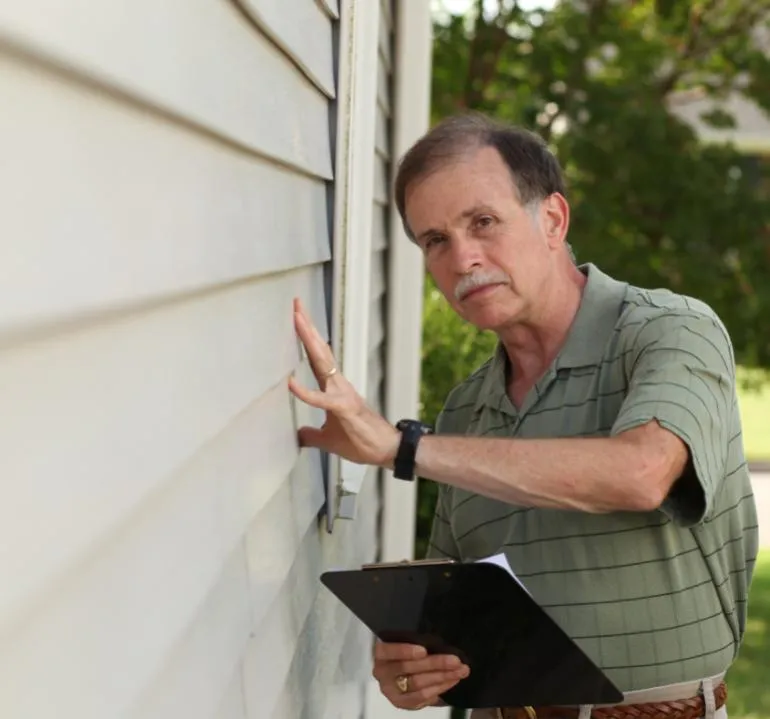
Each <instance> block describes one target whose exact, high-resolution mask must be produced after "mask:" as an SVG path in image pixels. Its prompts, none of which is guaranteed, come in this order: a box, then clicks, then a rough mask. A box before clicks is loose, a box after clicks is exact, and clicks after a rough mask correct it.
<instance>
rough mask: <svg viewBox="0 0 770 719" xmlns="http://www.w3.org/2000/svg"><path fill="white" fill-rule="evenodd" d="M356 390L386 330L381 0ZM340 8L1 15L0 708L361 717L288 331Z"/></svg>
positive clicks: (324, 182)
mask: <svg viewBox="0 0 770 719" xmlns="http://www.w3.org/2000/svg"><path fill="white" fill-rule="evenodd" d="M383 8H384V13H383V18H382V20H383V22H382V23H381V27H382V35H381V47H380V54H381V62H380V81H381V82H382V85H381V86H380V88H379V89H380V91H379V93H378V108H379V109H378V114H377V117H378V127H377V134H376V137H377V143H376V147H375V148H361V151H366V152H373V153H376V157H377V162H376V165H375V168H376V173H377V175H376V192H375V196H374V197H373V198H372V204H373V206H374V208H375V222H374V228H375V229H374V231H373V242H372V246H371V251H372V253H373V261H372V282H371V285H370V288H371V291H370V296H369V297H366V298H361V301H365V302H368V303H369V305H370V308H371V315H370V322H369V325H370V327H369V336H368V337H365V338H360V340H361V341H363V342H366V343H367V347H368V348H369V357H370V360H369V369H370V372H369V399H370V401H372V402H373V403H375V404H376V405H377V406H382V403H383V399H384V394H383V392H384V387H385V385H384V378H385V376H386V374H387V366H386V364H385V357H386V355H385V352H384V350H383V347H384V346H385V344H386V334H387V317H386V306H387V291H386V288H387V286H388V282H389V279H388V271H387V269H386V263H387V258H388V242H389V234H388V232H389V230H388V225H387V216H388V202H389V197H388V190H387V182H386V177H387V175H388V173H389V172H390V170H389V162H390V153H389V144H388V143H389V135H390V130H389V123H388V113H389V112H390V103H391V96H390V92H391V91H390V89H389V86H388V81H387V75H388V62H389V59H388V58H389V53H390V52H392V44H391V43H390V42H389V40H388V38H389V33H390V32H391V28H392V14H391V12H390V10H391V8H390V5H389V4H388V3H383ZM338 13H339V5H338V3H337V2H336V0H323V1H321V0H319V1H318V2H315V1H314V0H239V1H238V2H235V1H233V2H221V1H219V2H217V1H215V0H186V1H185V2H184V3H155V2H151V0H131V2H129V1H128V0H102V2H100V3H92V2H89V1H88V0H66V1H64V0H34V1H31V0H26V1H25V2H23V1H22V0H16V1H15V2H10V3H4V4H3V5H1V6H0V96H1V97H3V103H2V104H3V110H2V112H0V146H2V151H1V152H0V192H1V193H2V195H1V196H2V197H3V211H2V212H1V213H0V393H1V394H2V397H3V400H4V401H3V403H2V405H0V478H1V479H2V481H1V482H0V527H2V530H0V576H2V577H4V578H11V580H10V581H8V580H4V581H3V586H2V590H0V716H3V717H6V716H7V717H15V718H18V719H38V717H39V718H41V719H42V718H43V717H45V718H46V719H49V718H50V717H57V719H58V718H62V719H69V718H70V717H72V718H73V719H74V718H75V717H77V719H90V718H93V719H105V717H110V719H112V718H113V717H114V718H118V717H131V718H134V717H137V718H138V717H142V718H148V719H149V718H150V717H157V718H158V719H160V718H163V719H169V718H175V717H184V719H195V718H196V717H200V718H201V719H203V718H204V717H206V718H209V717H218V718H219V719H247V718H252V717H254V718H256V717H258V718H259V719H264V718H265V717H276V718H277V719H278V718H280V719H287V718H289V717H308V718H313V717H334V716H339V717H345V718H346V719H347V718H348V717H356V716H359V715H360V713H361V711H362V707H363V693H364V685H365V680H366V677H367V676H368V674H369V666H368V657H369V653H370V638H369V635H368V633H367V632H366V631H365V630H364V629H363V628H362V626H361V624H360V623H359V622H357V621H356V620H354V619H353V617H352V615H351V614H350V613H349V612H348V611H347V610H346V608H345V607H344V606H343V605H341V604H340V603H339V602H337V601H336V599H334V597H333V596H332V595H331V594H330V593H329V592H327V591H325V590H323V589H322V588H321V587H320V583H319V581H318V577H319V574H320V573H321V572H322V571H323V570H324V569H326V568H329V567H350V566H355V565H357V564H360V563H362V562H364V561H367V560H370V559H373V558H375V556H376V555H377V552H378V544H379V534H378V531H379V530H378V507H379V504H380V491H379V487H378V483H377V481H375V478H376V475H375V473H370V477H369V479H370V481H366V482H365V483H364V485H363V489H362V491H361V494H360V496H359V497H358V500H357V510H358V511H357V517H356V519H355V520H353V521H337V522H336V523H335V525H334V529H333V532H332V533H328V532H327V531H326V525H325V523H324V522H322V521H319V518H318V514H319V511H320V510H321V508H322V505H323V502H324V478H323V472H322V465H321V458H320V456H319V455H318V453H317V452H315V451H312V450H302V451H300V450H299V449H298V448H297V446H296V442H295V436H296V435H295V433H296V428H297V427H298V426H300V425H301V424H305V423H310V422H318V421H319V417H318V415H317V413H313V412H311V411H309V410H308V409H307V408H306V407H304V406H302V405H301V404H299V403H296V402H293V401H292V400H291V398H290V395H289V393H288V391H287V389H286V382H287V379H288V377H289V376H290V374H291V373H293V372H296V373H297V374H298V376H299V377H300V379H302V380H304V381H305V382H311V377H310V373H309V371H308V368H307V365H306V363H305V362H303V361H302V360H301V358H300V352H299V348H298V345H297V341H296V338H295V335H294V332H293V328H292V322H291V319H292V309H291V308H292V299H293V298H294V297H301V298H302V299H303V300H304V302H305V304H306V306H308V307H309V308H310V310H311V312H312V314H313V316H314V319H315V321H316V323H317V325H318V326H319V327H320V328H321V330H322V331H327V328H328V327H329V326H330V325H331V324H333V323H332V317H331V316H330V315H329V311H330V305H331V284H330V283H329V281H328V275H329V272H330V267H331V249H330V248H331V246H332V242H331V237H330V232H331V229H330V228H331V227H332V226H333V221H332V218H331V216H330V213H331V209H330V208H332V207H333V202H332V198H333V195H334V188H335V184H334V180H333V167H332V165H333V162H332V158H333V134H334V122H333V118H334V116H335V113H334V110H335V107H337V108H338V107H339V106H337V105H335V103H336V102H337V100H336V98H335V88H336V78H335V66H336V65H335V61H334V53H335V52H336V50H335V47H336V45H335V40H334V31H335V28H336V27H338V22H339V20H338Z"/></svg>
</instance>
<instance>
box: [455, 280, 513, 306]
mask: <svg viewBox="0 0 770 719" xmlns="http://www.w3.org/2000/svg"><path fill="white" fill-rule="evenodd" d="M502 284H503V283H502V282H492V283H490V284H488V285H478V286H477V287H473V288H472V289H470V290H468V291H467V292H464V293H463V294H462V295H461V296H460V301H461V302H465V300H469V299H470V298H471V297H479V296H481V295H483V294H487V292H491V291H492V290H494V289H496V288H497V287H500V285H502Z"/></svg>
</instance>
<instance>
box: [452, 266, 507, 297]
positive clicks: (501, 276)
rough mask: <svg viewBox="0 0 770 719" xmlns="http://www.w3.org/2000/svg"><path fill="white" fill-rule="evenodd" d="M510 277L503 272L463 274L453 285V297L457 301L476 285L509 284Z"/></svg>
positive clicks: (476, 286)
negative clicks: (455, 284)
mask: <svg viewBox="0 0 770 719" xmlns="http://www.w3.org/2000/svg"><path fill="white" fill-rule="evenodd" d="M509 284H511V278H510V277H508V275H506V274H505V273H504V272H500V271H496V272H485V271H484V272H474V273H473V274H472V275H465V276H464V277H463V278H462V279H461V280H460V281H459V282H458V283H457V286H456V287H455V291H454V295H455V299H456V300H457V301H458V302H459V301H460V300H462V299H463V297H465V295H467V294H468V293H469V292H472V291H473V290H475V289H476V288H478V287H484V286H486V285H509Z"/></svg>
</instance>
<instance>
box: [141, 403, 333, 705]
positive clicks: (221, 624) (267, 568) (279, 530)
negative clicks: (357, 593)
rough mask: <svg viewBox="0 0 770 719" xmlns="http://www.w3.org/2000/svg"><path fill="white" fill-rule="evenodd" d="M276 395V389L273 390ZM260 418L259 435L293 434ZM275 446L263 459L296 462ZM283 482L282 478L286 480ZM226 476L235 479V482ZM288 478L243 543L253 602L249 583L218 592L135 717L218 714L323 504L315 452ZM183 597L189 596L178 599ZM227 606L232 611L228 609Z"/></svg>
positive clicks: (277, 416) (285, 419)
mask: <svg viewBox="0 0 770 719" xmlns="http://www.w3.org/2000/svg"><path fill="white" fill-rule="evenodd" d="M274 393H276V390H273V391H272V392H271V394H274ZM261 417H262V426H261V427H258V428H256V429H254V430H253V432H252V436H253V437H256V436H275V435H276V426H280V427H282V428H283V429H282V430H281V433H282V434H286V432H287V431H288V432H289V433H290V434H292V435H293V428H292V424H291V418H290V417H289V416H288V413H287V412H280V411H278V412H275V411H273V412H272V413H270V414H266V413H264V412H263V413H262V415H261ZM271 449H272V451H269V452H265V454H266V455H268V456H270V455H272V458H273V459H274V460H278V459H279V457H278V455H283V456H286V457H288V458H291V456H292V454H293V453H292V452H291V451H289V452H286V450H285V449H281V448H280V447H279V446H278V445H277V444H276V445H275V446H274V447H273V448H271ZM249 455H251V456H253V452H252V453H249V452H243V456H249ZM262 461H263V462H264V459H263V460H262ZM252 476H253V481H255V482H256V481H259V482H261V483H266V484H269V482H267V481H266V479H267V478H266V477H265V476H264V473H263V472H262V471H261V470H260V469H259V467H258V466H256V463H255V466H253V467H252ZM278 478H281V477H280V475H279V477H278ZM226 479H227V482H230V481H231V478H230V477H226ZM271 479H272V477H271ZM283 479H284V481H283V482H282V483H281V485H280V487H279V489H278V490H277V491H276V492H275V494H274V495H273V497H272V498H271V499H270V501H269V502H268V503H267V504H265V505H264V506H262V507H261V508H260V512H259V514H258V515H257V518H256V519H255V520H254V521H253V523H252V525H251V528H250V529H249V532H248V535H249V541H248V542H245V541H244V542H241V543H239V545H238V547H239V549H238V554H239V559H240V561H241V562H242V565H243V569H244V580H245V585H249V586H250V587H251V594H252V596H251V599H250V600H249V594H250V592H249V590H248V586H243V587H242V588H241V591H240V592H239V593H236V592H235V587H232V591H231V590H230V589H228V588H221V589H219V588H218V589H217V592H216V593H215V594H217V598H216V600H215V599H211V600H209V602H208V605H211V607H209V606H207V607H206V608H205V609H204V611H202V612H200V613H199V615H198V616H197V617H196V620H195V622H194V623H193V624H192V626H191V628H190V630H189V631H188V635H187V636H186V637H185V639H184V641H183V642H180V643H179V644H178V646H177V649H176V650H175V652H174V656H173V658H172V660H171V661H170V663H169V665H168V666H167V668H166V669H165V670H164V672H163V673H162V674H161V675H160V676H159V677H157V678H156V680H155V682H154V686H153V688H152V690H151V691H150V692H148V696H147V697H146V698H145V699H144V700H143V702H142V706H141V708H140V710H138V711H136V712H133V713H132V714H131V716H132V717H137V719H138V718H139V717H141V719H165V718H166V717H185V719H209V718H210V717H211V716H213V715H214V712H215V709H216V707H217V705H218V703H219V701H220V699H221V697H222V694H223V693H224V691H226V690H225V688H224V687H225V686H226V683H227V680H228V679H229V677H230V675H231V673H232V670H233V665H234V663H235V661H236V660H239V659H240V657H241V655H242V653H243V650H244V649H245V646H246V643H247V640H248V637H249V635H250V630H251V628H252V626H254V614H255V604H256V605H260V604H267V603H269V601H270V598H274V597H275V596H276V594H277V591H278V589H280V586H281V585H282V584H283V581H284V580H285V577H286V574H287V573H288V571H289V567H290V566H291V564H292V561H293V558H294V554H295V552H296V550H297V547H298V546H299V544H300V540H301V538H302V535H303V534H305V533H306V532H307V531H308V530H307V528H308V527H309V526H310V525H311V524H315V522H316V516H317V513H318V510H319V509H320V507H321V504H322V503H323V499H324V490H323V480H322V476H321V472H320V458H319V454H318V452H317V451H316V450H305V451H304V452H302V455H301V460H300V461H298V462H297V463H296V464H295V466H294V469H293V471H292V473H291V477H290V478H288V479H286V478H285V477H284V478H283ZM220 481H221V479H220ZM252 492H253V488H252ZM256 494H259V492H257V493H256ZM246 497H247V492H243V496H242V498H241V499H242V501H243V504H244V505H246V506H248V507H250V508H251V509H253V508H254V502H253V501H251V502H247V501H245V499H246ZM239 519H242V518H240V517H239ZM230 525H231V526H232V527H233V529H236V528H237V530H238V535H239V536H240V535H241V533H244V532H245V529H246V526H245V523H244V522H243V521H235V522H231V523H230ZM227 529H228V530H229V529H230V527H229V526H228V527H227ZM244 547H245V548H246V551H244ZM247 557H248V559H247ZM247 566H248V569H247ZM219 595H221V596H219ZM180 600H184V598H183V597H180ZM227 607H230V610H229V611H228V610H227Z"/></svg>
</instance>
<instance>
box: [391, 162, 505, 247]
mask: <svg viewBox="0 0 770 719" xmlns="http://www.w3.org/2000/svg"><path fill="white" fill-rule="evenodd" d="M485 149H489V150H491V151H492V152H493V153H495V154H496V152H497V151H496V150H494V149H493V148H485ZM474 159H478V158H470V159H466V160H458V161H454V162H452V163H451V164H449V163H447V164H446V165H444V166H442V167H440V168H436V169H435V170H434V171H433V172H431V173H429V174H426V175H425V176H423V177H421V178H419V179H416V180H414V182H412V183H410V185H409V186H408V187H407V188H406V193H405V200H406V201H405V209H406V213H407V215H408V216H409V219H410V221H411V222H412V223H415V224H416V223H423V222H436V221H437V220H442V221H445V222H446V221H449V220H450V219H454V218H456V217H460V216H462V215H463V214H464V213H467V212H469V211H470V210H472V209H473V208H474V207H480V206H493V205H495V204H496V203H501V202H502V203H506V204H507V203H508V202H509V201H510V200H511V199H513V200H514V201H518V192H517V191H516V187H515V185H514V183H513V181H512V178H511V175H510V172H509V170H508V168H507V166H506V165H505V163H504V162H503V161H502V159H501V158H499V155H498V160H499V161H498V163H494V162H491V161H485V162H475V161H474ZM487 160H488V158H487ZM413 229H414V230H415V232H420V231H421V229H420V228H417V227H414V228H413Z"/></svg>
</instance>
